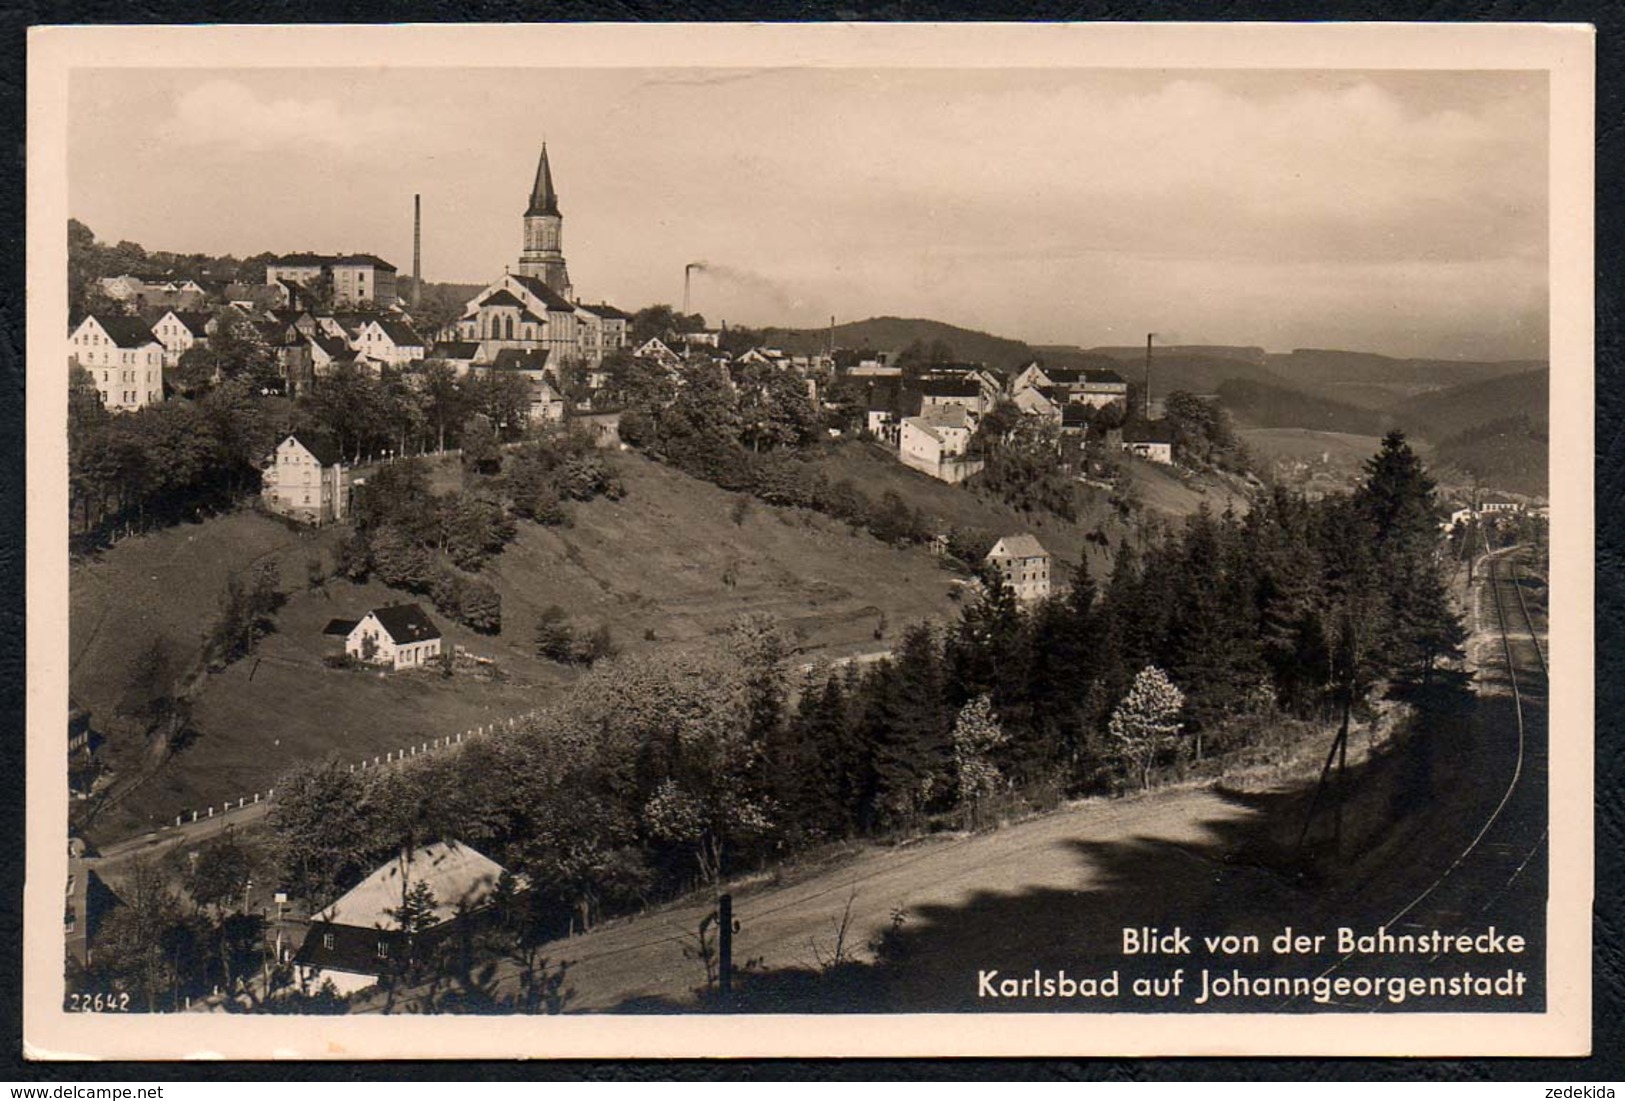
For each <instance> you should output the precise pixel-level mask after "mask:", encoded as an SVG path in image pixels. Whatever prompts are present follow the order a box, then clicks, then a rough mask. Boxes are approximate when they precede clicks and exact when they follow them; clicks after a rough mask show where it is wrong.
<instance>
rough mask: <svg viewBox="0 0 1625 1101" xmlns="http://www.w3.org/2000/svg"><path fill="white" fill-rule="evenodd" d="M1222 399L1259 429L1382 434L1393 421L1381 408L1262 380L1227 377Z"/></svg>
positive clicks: (1232, 410)
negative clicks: (1338, 399)
mask: <svg viewBox="0 0 1625 1101" xmlns="http://www.w3.org/2000/svg"><path fill="white" fill-rule="evenodd" d="M1219 400H1220V401H1221V402H1222V403H1223V404H1224V407H1225V408H1226V409H1227V410H1229V411H1230V413H1231V415H1232V416H1234V417H1235V418H1236V419H1237V420H1238V421H1240V422H1242V423H1244V424H1247V425H1252V426H1256V427H1259V428H1311V429H1315V430H1318V431H1323V432H1345V433H1352V434H1355V435H1363V436H1380V435H1382V434H1383V432H1385V431H1386V430H1387V429H1388V427H1389V425H1390V424H1391V423H1392V420H1393V418H1392V417H1390V416H1389V415H1387V414H1385V413H1382V412H1379V411H1377V410H1373V409H1366V408H1363V407H1361V406H1359V405H1354V404H1351V403H1349V402H1342V401H1336V400H1334V399H1332V398H1327V397H1321V396H1319V395H1316V394H1310V393H1307V392H1305V391H1303V390H1295V389H1293V388H1291V387H1289V386H1277V385H1274V384H1273V383H1268V382H1262V381H1260V380H1258V379H1241V378H1232V379H1226V380H1225V381H1224V382H1222V383H1220V384H1219Z"/></svg>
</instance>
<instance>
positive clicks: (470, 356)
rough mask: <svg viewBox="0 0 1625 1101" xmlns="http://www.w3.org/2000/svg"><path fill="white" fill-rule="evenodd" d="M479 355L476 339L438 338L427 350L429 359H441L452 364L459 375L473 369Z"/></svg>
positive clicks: (478, 344)
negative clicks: (432, 346)
mask: <svg viewBox="0 0 1625 1101" xmlns="http://www.w3.org/2000/svg"><path fill="white" fill-rule="evenodd" d="M479 355H480V343H479V341H477V340H438V341H436V342H435V345H434V348H433V349H431V350H430V352H429V358H430V359H443V360H445V361H446V362H447V363H449V364H451V365H452V368H453V369H454V370H455V371H456V372H457V374H458V375H459V376H461V375H466V374H468V372H469V371H470V370H471V369H473V367H474V363H475V361H476V360H478V358H479Z"/></svg>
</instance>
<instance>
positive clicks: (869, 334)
mask: <svg viewBox="0 0 1625 1101" xmlns="http://www.w3.org/2000/svg"><path fill="white" fill-rule="evenodd" d="M761 332H762V339H763V340H765V341H767V343H768V344H770V345H773V346H775V347H779V348H783V349H784V350H785V351H786V352H790V353H792V354H802V355H805V354H809V353H812V352H820V351H823V350H824V349H825V348H826V347H827V346H828V344H829V341H830V330H829V329H827V328H825V329H780V328H770V329H763V330H761ZM834 338H835V346H836V347H837V348H871V349H873V350H875V351H879V352H900V351H902V350H903V349H904V348H907V347H908V346H909V345H910V344H913V343H914V342H915V341H919V342H920V343H921V344H924V345H926V346H930V345H931V344H932V343H933V342H934V341H938V340H940V341H942V342H943V343H945V344H947V345H948V346H949V347H951V348H952V349H953V351H954V358H956V359H961V360H971V361H976V362H980V363H986V364H987V365H988V366H989V367H997V368H1000V369H1001V370H1005V371H1014V370H1019V369H1020V368H1022V367H1024V366H1026V365H1027V364H1028V363H1030V362H1031V361H1032V360H1033V359H1035V358H1037V357H1036V355H1035V354H1034V352H1033V349H1032V348H1031V347H1030V346H1029V345H1027V344H1024V343H1022V342H1021V341H1019V340H1007V339H1005V338H1004V337H999V336H994V335H993V334H991V333H984V332H978V331H976V330H975V329H962V328H960V327H959V326H957V325H949V324H948V323H946V322H943V321H931V320H928V319H926V318H918V317H871V318H869V319H868V320H866V321H848V322H846V323H845V324H841V325H837V326H835V333H834Z"/></svg>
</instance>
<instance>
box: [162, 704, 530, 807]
mask: <svg viewBox="0 0 1625 1101" xmlns="http://www.w3.org/2000/svg"><path fill="white" fill-rule="evenodd" d="M535 717H536V711H534V710H531V711H526V712H525V713H524V714H522V715H515V716H513V717H511V718H507V719H499V720H497V721H496V722H493V723H487V724H485V725H484V726H477V727H474V728H472V729H470V730H465V731H462V732H460V733H457V734H447V735H445V736H444V737H440V738H431V739H429V740H427V741H424V742H419V743H418V744H416V745H410V746H406V747H404V748H402V749H392V750H389V751H388V752H386V753H382V754H377V755H375V756H373V757H371V758H364V759H362V760H361V761H357V762H351V763H350V765H349V766H348V767H349V771H351V772H356V771H358V770H359V771H363V772H364V771H366V770H367V769H369V768H374V769H376V768H389V767H390V766H391V765H398V764H401V763H402V762H403V761H408V760H411V759H413V758H415V757H419V756H425V755H427V754H430V753H434V752H436V751H438V750H443V749H450V748H451V747H452V746H457V745H462V744H463V742H464V741H467V740H471V739H473V738H475V737H483V736H485V735H487V734H491V733H493V732H495V731H497V730H510V731H511V730H515V729H517V728H518V726H519V724H520V723H521V722H524V721H525V720H527V719H533V718H535ZM275 797H276V788H267V789H266V790H265V791H264V792H263V793H262V792H258V791H256V792H255V793H254V794H252V795H243V796H239V797H238V798H237V800H236V801H235V802H233V801H232V800H230V799H227V800H226V801H225V802H223V803H220V804H219V805H218V806H216V805H213V804H211V805H210V806H208V807H206V808H205V809H203V810H193V811H184V812H182V813H180V814H177V815H176V816H175V824H174V825H173V826H170V825H165V826H164V829H179V828H181V827H182V826H189V825H191V824H192V823H194V822H207V821H209V820H210V819H213V818H224V817H225V816H226V815H229V814H237V813H239V812H241V811H244V810H252V809H253V808H255V807H257V806H259V805H260V804H261V803H266V804H269V803H270V802H271V800H272V799H274V798H275Z"/></svg>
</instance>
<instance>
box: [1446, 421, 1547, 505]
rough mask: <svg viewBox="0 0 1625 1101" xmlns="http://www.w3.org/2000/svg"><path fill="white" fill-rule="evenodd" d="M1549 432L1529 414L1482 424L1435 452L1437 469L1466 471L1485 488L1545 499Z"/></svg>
mask: <svg viewBox="0 0 1625 1101" xmlns="http://www.w3.org/2000/svg"><path fill="white" fill-rule="evenodd" d="M1550 445H1551V439H1550V434H1549V429H1548V428H1547V426H1546V425H1545V424H1544V423H1538V424H1537V423H1536V421H1535V420H1534V418H1533V417H1531V416H1530V415H1529V414H1527V413H1520V414H1518V415H1517V416H1514V417H1506V418H1503V419H1501V420H1497V421H1492V422H1490V423H1488V424H1481V425H1479V426H1477V427H1476V428H1470V429H1468V430H1467V431H1465V432H1463V433H1461V434H1460V435H1457V436H1452V437H1450V438H1449V439H1447V440H1445V441H1444V442H1442V443H1440V444H1439V446H1438V447H1436V448H1434V450H1433V456H1432V458H1433V462H1434V465H1435V466H1438V467H1442V468H1444V469H1445V471H1446V472H1447V473H1448V471H1449V470H1450V469H1451V468H1453V469H1455V470H1459V471H1463V472H1465V473H1466V474H1467V475H1469V477H1470V478H1471V479H1476V480H1477V482H1478V483H1479V484H1480V485H1482V486H1488V487H1490V488H1492V489H1500V490H1506V491H1509V492H1512V493H1523V494H1527V495H1529V496H1531V497H1545V496H1547V495H1548V494H1549V493H1550V488H1549V485H1548V477H1547V461H1548V449H1549V447H1550Z"/></svg>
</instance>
